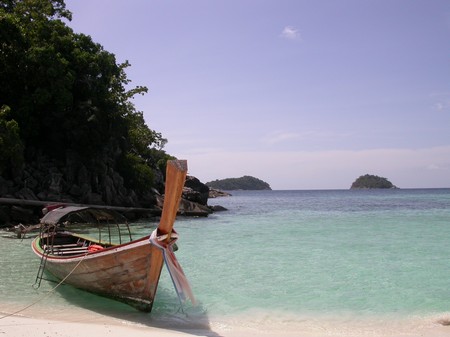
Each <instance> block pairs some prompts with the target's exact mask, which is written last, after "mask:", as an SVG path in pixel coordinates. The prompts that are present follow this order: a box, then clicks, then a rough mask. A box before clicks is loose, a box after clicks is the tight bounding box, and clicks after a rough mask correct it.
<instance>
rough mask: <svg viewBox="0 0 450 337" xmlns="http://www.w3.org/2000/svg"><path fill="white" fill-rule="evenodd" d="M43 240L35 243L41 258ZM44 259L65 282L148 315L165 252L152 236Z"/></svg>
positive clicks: (49, 267) (33, 244) (46, 265)
mask: <svg viewBox="0 0 450 337" xmlns="http://www.w3.org/2000/svg"><path fill="white" fill-rule="evenodd" d="M40 240H42V239H41V238H39V237H37V238H36V239H35V240H34V241H33V242H32V249H33V251H34V253H35V254H36V255H38V256H39V257H41V258H42V257H43V254H44V250H43V248H42V246H41V243H40ZM45 259H46V261H45V269H46V270H47V271H48V272H50V273H51V274H52V275H53V276H55V277H56V278H57V279H59V280H64V283H67V284H70V285H72V286H74V287H76V288H79V289H82V290H85V291H89V292H91V293H95V294H98V295H101V296H105V297H109V298H113V299H115V300H118V301H121V302H124V303H127V304H129V305H132V306H133V307H135V308H137V309H139V310H141V311H146V312H150V311H151V309H152V305H153V299H154V297H155V293H156V289H157V286H158V282H159V276H160V274H161V268H162V265H163V255H162V252H161V251H160V249H159V248H157V247H155V246H154V245H152V244H150V242H149V237H144V238H142V239H139V240H136V241H132V242H130V243H127V244H123V245H118V246H114V247H109V248H105V249H103V250H100V251H96V252H91V253H84V254H80V255H77V256H67V257H65V256H54V255H51V254H48V255H47V254H46V255H45V256H44V260H45Z"/></svg>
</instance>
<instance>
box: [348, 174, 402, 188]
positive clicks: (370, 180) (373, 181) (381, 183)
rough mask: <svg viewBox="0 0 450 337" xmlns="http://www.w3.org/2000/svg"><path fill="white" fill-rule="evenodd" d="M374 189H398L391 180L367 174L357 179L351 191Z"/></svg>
mask: <svg viewBox="0 0 450 337" xmlns="http://www.w3.org/2000/svg"><path fill="white" fill-rule="evenodd" d="M373 188H398V187H396V186H395V185H393V184H392V183H391V182H390V181H389V180H387V179H386V178H383V177H379V176H376V175H372V174H366V175H363V176H360V177H359V178H358V179H356V180H355V181H354V182H353V184H352V186H351V187H350V189H352V190H354V189H373Z"/></svg>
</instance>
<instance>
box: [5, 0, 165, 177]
mask: <svg viewBox="0 0 450 337" xmlns="http://www.w3.org/2000/svg"><path fill="white" fill-rule="evenodd" d="M71 18H72V13H71V12H70V11H68V10H67V9H66V5H65V3H64V1H63V0H0V106H8V107H9V109H8V113H4V114H3V115H2V118H3V120H2V123H4V125H9V126H8V130H9V131H8V132H9V135H10V136H12V135H13V134H16V133H17V135H18V136H19V139H20V141H21V142H20V144H22V146H23V150H24V151H23V158H24V160H25V162H32V161H33V160H34V159H35V156H36V155H37V154H42V153H44V154H45V155H47V156H49V157H51V158H52V159H54V160H57V161H59V162H61V163H62V165H64V162H65V157H66V155H67V153H69V152H70V153H71V154H73V153H75V154H76V156H77V157H78V158H79V159H80V161H83V162H86V163H89V162H95V161H98V160H101V161H103V162H105V161H106V162H108V163H109V164H110V165H113V166H114V167H117V168H119V163H121V165H120V167H122V168H123V167H128V168H133V167H137V165H136V163H137V162H138V163H139V165H147V166H148V167H147V168H143V167H141V166H138V167H140V169H139V170H137V171H136V170H133V169H131V170H129V172H127V175H128V176H130V175H133V174H136V175H137V177H134V178H133V177H132V178H130V181H138V182H142V181H147V182H148V181H153V176H154V174H153V172H152V170H154V169H158V166H157V164H156V162H157V161H159V160H160V159H161V158H163V157H165V152H164V151H163V147H164V145H165V143H166V140H165V139H164V138H163V137H162V135H161V134H160V133H158V132H156V131H154V130H151V129H150V128H149V127H148V126H147V125H146V123H145V121H144V118H143V113H142V112H139V111H137V110H136V108H135V106H134V104H133V103H132V102H131V99H132V98H133V96H134V95H136V94H145V93H146V92H147V91H148V90H147V88H146V87H144V86H137V87H135V88H131V89H129V88H128V87H129V84H130V82H131V81H130V80H129V79H128V78H127V76H126V72H125V70H126V68H127V67H129V66H130V64H129V63H128V61H126V62H124V63H117V61H116V58H115V55H114V54H112V53H110V52H108V51H106V50H104V49H103V47H102V46H101V45H100V44H98V43H95V42H94V41H93V40H92V38H91V37H90V36H88V35H85V34H77V33H74V32H73V30H72V29H71V28H70V27H68V26H67V25H66V24H65V23H64V21H63V20H71ZM18 152H20V151H18ZM18 152H17V153H18ZM155 154H157V158H156V159H154V158H153V157H154V155H155ZM0 160H2V159H0ZM127 161H128V164H127ZM124 163H125V165H123V164H124ZM2 165H3V166H4V171H5V170H6V166H8V165H9V166H10V165H11V163H9V164H8V163H6V162H3V163H2ZM92 165H94V164H92ZM94 167H95V165H94ZM133 172H135V173H133Z"/></svg>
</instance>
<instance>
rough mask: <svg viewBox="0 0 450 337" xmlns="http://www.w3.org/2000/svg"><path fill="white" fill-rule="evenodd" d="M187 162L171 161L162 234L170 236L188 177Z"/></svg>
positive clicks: (167, 173)
mask: <svg viewBox="0 0 450 337" xmlns="http://www.w3.org/2000/svg"><path fill="white" fill-rule="evenodd" d="M187 169H188V168H187V161H186V160H169V161H168V162H167V170H166V186H165V193H164V206H163V210H162V214H161V220H160V222H159V225H158V230H159V232H160V234H170V233H171V232H172V227H173V223H174V222H175V218H176V216H177V211H178V208H179V206H180V200H181V194H182V191H183V187H184V182H185V180H186V175H187Z"/></svg>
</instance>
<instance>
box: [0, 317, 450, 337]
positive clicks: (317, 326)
mask: <svg viewBox="0 0 450 337" xmlns="http://www.w3.org/2000/svg"><path fill="white" fill-rule="evenodd" d="M449 318H450V315H447V314H445V315H442V316H441V317H433V318H429V319H423V320H420V319H414V320H403V321H386V320H380V321H376V320H372V321H370V322H369V321H354V320H352V319H349V320H346V319H345V318H342V319H339V320H320V319H305V320H304V321H297V322H295V323H294V324H291V322H281V323H282V324H280V321H279V320H277V319H273V320H272V318H267V319H263V318H261V319H262V320H261V321H260V322H259V323H260V324H258V321H257V320H253V321H252V322H251V323H250V324H249V323H248V322H245V318H244V317H243V320H242V321H236V318H235V319H234V320H231V321H228V322H226V323H225V322H211V324H210V327H208V328H204V327H199V328H186V327H170V326H164V327H161V326H158V325H161V324H158V323H157V324H156V325H157V326H152V325H151V324H149V323H145V324H142V323H136V322H130V321H127V320H120V319H115V318H112V317H108V316H102V315H99V314H98V313H93V315H92V317H91V319H86V316H84V315H81V316H79V317H70V318H69V317H68V316H67V317H65V318H64V319H60V317H58V319H54V320H53V319H43V318H35V317H30V316H27V315H15V316H7V315H6V316H5V313H3V316H2V317H1V318H0V336H1V335H3V336H8V337H53V336H57V337H76V336H105V337H123V336H133V337H141V336H142V337H144V336H146V337H148V336H162V337H179V336H207V337H244V336H245V337H256V336H264V337H272V336H273V337H275V336H286V337H291V336H299V337H302V336H303V337H320V336H355V337H356V336H359V337H361V336H379V337H381V336H383V337H385V336H404V337H419V336H426V337H444V336H450V325H449V321H450V320H449Z"/></svg>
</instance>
